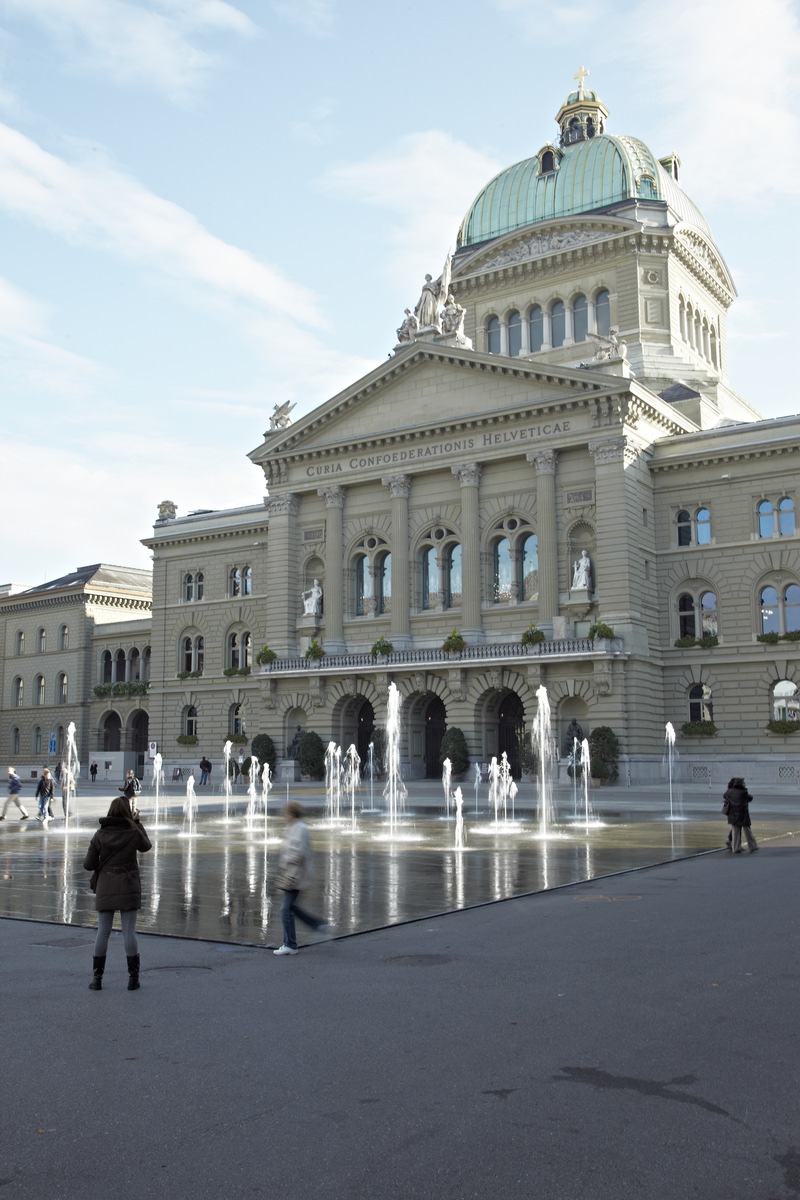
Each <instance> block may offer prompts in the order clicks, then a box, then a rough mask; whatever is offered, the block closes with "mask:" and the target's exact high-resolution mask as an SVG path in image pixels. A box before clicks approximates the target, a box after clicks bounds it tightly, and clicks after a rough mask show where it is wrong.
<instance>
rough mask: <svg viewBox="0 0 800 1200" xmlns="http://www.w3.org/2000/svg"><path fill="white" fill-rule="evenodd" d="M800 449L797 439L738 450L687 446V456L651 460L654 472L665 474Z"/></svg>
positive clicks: (769, 456) (788, 452)
mask: <svg viewBox="0 0 800 1200" xmlns="http://www.w3.org/2000/svg"><path fill="white" fill-rule="evenodd" d="M799 449H800V443H798V442H797V441H795V442H793V443H791V444H780V445H775V444H773V445H771V446H770V445H766V446H760V445H756V446H751V447H748V448H742V447H740V448H738V449H736V450H724V449H722V448H721V447H720V448H718V449H716V450H708V451H706V453H704V454H703V453H698V452H697V449H696V448H694V449H688V448H687V450H686V456H685V457H680V458H679V457H670V458H669V459H660V460H659V458H658V457H655V458H653V459H652V460H651V462H650V469H651V471H653V473H654V474H664V473H665V472H667V471H690V470H692V469H693V468H695V467H713V466H725V465H728V464H730V463H737V462H747V461H754V460H755V459H759V458H780V457H781V456H782V455H787V454H794V455H796V454H797V452H798V450H799ZM657 453H658V452H657V451H656V454H657ZM792 469H794V468H792Z"/></svg>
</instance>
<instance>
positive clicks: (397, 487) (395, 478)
mask: <svg viewBox="0 0 800 1200" xmlns="http://www.w3.org/2000/svg"><path fill="white" fill-rule="evenodd" d="M381 483H382V484H383V486H384V487H385V488H388V489H389V495H390V496H391V497H392V499H393V500H407V499H408V498H409V496H410V495H411V476H410V475H384V476H383V478H382V479H381Z"/></svg>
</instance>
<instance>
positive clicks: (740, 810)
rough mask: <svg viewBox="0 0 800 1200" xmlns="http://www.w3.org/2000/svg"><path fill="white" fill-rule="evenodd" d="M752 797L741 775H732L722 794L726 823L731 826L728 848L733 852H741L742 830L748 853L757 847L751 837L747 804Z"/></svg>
mask: <svg viewBox="0 0 800 1200" xmlns="http://www.w3.org/2000/svg"><path fill="white" fill-rule="evenodd" d="M752 799H753V797H752V796H751V795H750V793H749V792H748V790H747V787H746V786H745V782H744V780H743V779H742V777H741V775H734V777H733V779H731V780H730V782H729V783H728V790H727V791H726V792H725V796H724V800H725V805H726V809H725V811H726V813H727V815H728V824H729V825H730V827H731V832H730V839H731V844H730V847H729V848H730V849H731V850H732V851H733V853H734V854H741V853H742V830H744V836H745V838H746V840H747V849H748V850H749V851H750V853H751V854H752V853H753V852H754V851H756V850H757V849H758V845H757V844H756V839H755V838H754V837H753V831H752V829H751V828H750V808H749V805H750V801H751V800H752Z"/></svg>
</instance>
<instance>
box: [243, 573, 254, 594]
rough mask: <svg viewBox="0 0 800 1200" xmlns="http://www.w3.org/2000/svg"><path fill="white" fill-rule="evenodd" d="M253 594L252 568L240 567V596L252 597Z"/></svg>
mask: <svg viewBox="0 0 800 1200" xmlns="http://www.w3.org/2000/svg"><path fill="white" fill-rule="evenodd" d="M252 594H253V568H252V567H242V595H243V596H252Z"/></svg>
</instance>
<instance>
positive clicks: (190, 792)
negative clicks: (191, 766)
mask: <svg viewBox="0 0 800 1200" xmlns="http://www.w3.org/2000/svg"><path fill="white" fill-rule="evenodd" d="M196 818H197V796H196V795H195V791H194V775H193V774H192V772H191V771H190V772H189V777H188V779H187V780H186V799H185V800H184V802H183V829H182V830H181V832H180V836H181V837H196V836H197V835H196V833H195V828H194V827H195V820H196Z"/></svg>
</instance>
